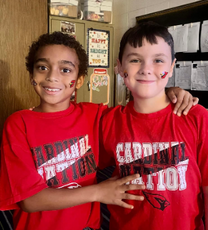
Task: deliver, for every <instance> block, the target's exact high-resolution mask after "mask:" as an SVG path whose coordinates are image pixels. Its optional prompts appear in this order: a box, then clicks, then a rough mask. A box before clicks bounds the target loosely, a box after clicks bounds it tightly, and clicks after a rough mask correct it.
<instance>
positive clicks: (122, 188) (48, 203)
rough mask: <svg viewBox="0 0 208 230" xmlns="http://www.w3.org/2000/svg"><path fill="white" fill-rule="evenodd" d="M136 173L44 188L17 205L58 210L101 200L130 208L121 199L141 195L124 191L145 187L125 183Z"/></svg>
mask: <svg viewBox="0 0 208 230" xmlns="http://www.w3.org/2000/svg"><path fill="white" fill-rule="evenodd" d="M138 177H139V175H138V174H134V175H130V176H127V177H124V178H121V179H116V178H115V177H114V178H110V179H108V180H106V181H104V182H102V183H100V184H95V185H91V186H86V187H82V188H76V189H67V188H65V189H64V188H62V189H55V188H46V189H43V190H42V191H40V192H38V193H37V194H35V195H33V196H31V197H29V198H26V199H25V200H23V201H20V202H19V203H18V205H19V206H20V208H21V209H22V210H23V211H25V212H38V211H49V210H58V209H64V208H69V207H73V206H76V205H80V204H84V203H89V202H102V203H105V204H114V205H119V206H121V207H124V208H130V209H132V208H133V206H132V205H129V204H127V203H125V202H124V201H123V200H124V199H128V200H140V201H142V200H144V197H143V196H136V195H132V194H129V193H125V192H126V191H129V190H141V189H145V186H144V185H136V184H129V185H127V184H126V183H127V182H129V181H132V180H134V179H136V178H138Z"/></svg>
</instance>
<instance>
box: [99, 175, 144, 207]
mask: <svg viewBox="0 0 208 230" xmlns="http://www.w3.org/2000/svg"><path fill="white" fill-rule="evenodd" d="M139 177H140V176H139V174H134V175H130V176H127V177H124V178H121V179H117V177H113V178H110V179H108V180H106V181H103V182H101V183H99V184H98V185H97V188H98V189H97V192H96V196H97V197H96V201H98V202H101V203H104V204H114V205H118V206H121V207H124V208H130V209H133V208H134V206H132V205H130V204H127V203H125V202H124V201H123V200H139V201H143V200H144V197H143V196H139V195H133V194H129V193H126V191H130V190H141V189H145V186H144V185H140V184H127V183H128V182H130V181H132V180H135V179H138V178H139Z"/></svg>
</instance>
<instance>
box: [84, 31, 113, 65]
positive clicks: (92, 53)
mask: <svg viewBox="0 0 208 230" xmlns="http://www.w3.org/2000/svg"><path fill="white" fill-rule="evenodd" d="M87 35H88V36H87V55H88V66H89V67H104V68H108V67H109V47H110V32H109V31H105V30H96V29H93V28H90V29H88V33H87Z"/></svg>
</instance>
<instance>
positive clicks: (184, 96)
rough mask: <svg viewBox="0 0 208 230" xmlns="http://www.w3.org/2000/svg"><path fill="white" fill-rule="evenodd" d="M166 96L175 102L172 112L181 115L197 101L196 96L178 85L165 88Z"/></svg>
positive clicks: (186, 112) (185, 113)
mask: <svg viewBox="0 0 208 230" xmlns="http://www.w3.org/2000/svg"><path fill="white" fill-rule="evenodd" d="M166 94H167V97H168V98H169V99H170V101H171V102H172V103H175V104H176V105H175V108H174V111H173V112H174V113H175V114H177V115H178V116H181V114H182V113H183V114H184V115H187V114H188V112H189V110H190V108H191V107H192V106H194V105H196V104H198V102H199V98H198V97H193V96H192V95H191V94H190V93H189V92H188V91H186V90H184V89H181V88H179V87H170V88H167V89H166Z"/></svg>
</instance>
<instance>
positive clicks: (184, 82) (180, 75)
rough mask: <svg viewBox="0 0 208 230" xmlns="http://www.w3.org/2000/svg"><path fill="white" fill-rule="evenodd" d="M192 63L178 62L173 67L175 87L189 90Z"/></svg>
mask: <svg viewBox="0 0 208 230" xmlns="http://www.w3.org/2000/svg"><path fill="white" fill-rule="evenodd" d="M191 74H192V62H191V61H179V62H177V63H176V67H175V86H179V87H180V88H182V89H191Z"/></svg>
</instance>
